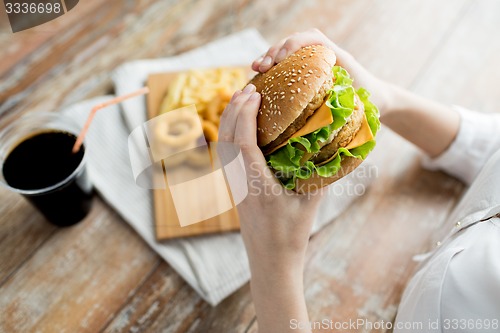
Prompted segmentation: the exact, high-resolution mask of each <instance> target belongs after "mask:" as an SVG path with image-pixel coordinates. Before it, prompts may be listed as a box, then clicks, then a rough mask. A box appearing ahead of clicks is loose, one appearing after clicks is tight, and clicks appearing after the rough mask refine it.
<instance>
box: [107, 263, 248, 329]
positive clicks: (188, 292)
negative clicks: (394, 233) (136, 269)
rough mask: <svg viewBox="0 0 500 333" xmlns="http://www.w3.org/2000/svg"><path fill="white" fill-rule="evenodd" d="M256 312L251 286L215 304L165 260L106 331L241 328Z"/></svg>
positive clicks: (244, 326)
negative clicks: (200, 295)
mask: <svg viewBox="0 0 500 333" xmlns="http://www.w3.org/2000/svg"><path fill="white" fill-rule="evenodd" d="M221 308H222V309H224V310H225V311H224V315H221V312H220V309H221ZM254 315H255V312H254V311H253V306H252V303H251V299H250V294H249V290H248V286H246V287H244V288H242V289H240V290H239V291H237V292H236V293H235V294H233V295H231V296H230V297H229V298H228V299H226V300H225V301H224V302H222V303H221V304H220V305H219V306H218V307H215V308H212V307H210V306H209V305H208V304H207V303H205V302H204V301H203V300H202V299H201V298H200V297H199V296H198V295H197V294H196V293H195V292H194V290H193V289H192V288H191V287H189V286H188V285H186V283H185V282H183V281H182V279H181V278H180V277H179V276H178V274H177V273H175V272H174V271H173V270H172V269H171V268H170V267H169V266H168V265H167V264H165V263H163V264H161V265H160V266H159V267H158V269H156V271H155V272H154V273H153V274H152V275H151V277H150V278H149V279H148V280H147V281H146V282H145V283H144V284H143V285H142V286H141V288H140V289H139V290H138V292H137V293H136V294H135V295H134V296H133V298H132V299H131V300H130V301H129V302H128V303H127V305H126V306H125V307H124V308H123V309H122V310H121V311H120V313H119V314H118V315H117V316H116V317H115V318H114V319H113V321H112V322H111V323H110V324H109V326H107V327H106V329H105V330H104V331H103V332H104V333H111V332H113V333H118V332H134V331H137V332H160V331H164V330H165V331H166V332H242V331H244V330H245V328H246V327H247V326H248V324H249V323H250V322H251V321H252V320H253V318H254Z"/></svg>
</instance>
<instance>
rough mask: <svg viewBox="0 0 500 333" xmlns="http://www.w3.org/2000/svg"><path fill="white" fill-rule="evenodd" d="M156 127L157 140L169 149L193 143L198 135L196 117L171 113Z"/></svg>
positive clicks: (197, 118) (191, 114) (188, 113)
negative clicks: (169, 147)
mask: <svg viewBox="0 0 500 333" xmlns="http://www.w3.org/2000/svg"><path fill="white" fill-rule="evenodd" d="M164 118H165V119H163V120H162V121H160V122H159V123H158V125H157V126H156V136H157V138H158V139H159V140H160V141H162V142H163V143H166V144H167V145H169V146H171V147H182V146H186V145H188V144H190V143H192V142H194V141H195V140H196V139H197V138H198V137H199V136H200V134H201V133H199V126H198V123H199V121H200V119H199V117H198V115H196V114H193V113H190V112H179V111H173V112H172V113H169V114H168V117H164Z"/></svg>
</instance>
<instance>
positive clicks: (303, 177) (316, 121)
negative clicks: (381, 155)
mask: <svg viewBox="0 0 500 333" xmlns="http://www.w3.org/2000/svg"><path fill="white" fill-rule="evenodd" d="M335 63H336V57H335V53H334V52H333V51H332V50H330V49H329V48H326V47H324V46H320V45H316V46H307V47H304V48H302V49H300V50H298V51H297V52H296V53H294V54H291V55H290V56H288V57H287V58H286V59H284V60H283V61H281V62H280V63H278V64H277V65H275V66H273V67H272V68H271V69H270V70H269V71H267V72H266V73H259V74H257V75H256V76H255V77H254V78H253V79H252V80H251V81H250V83H252V84H254V85H255V87H256V88H257V91H258V92H259V93H260V94H261V96H262V99H261V105H260V109H259V112H258V114H257V144H258V146H259V147H260V149H261V150H262V152H263V154H264V156H265V157H266V160H267V163H268V165H269V167H270V168H271V169H272V170H273V171H274V174H275V175H276V177H277V178H278V179H279V180H280V181H281V183H282V184H283V185H284V186H285V187H286V188H287V189H290V190H294V191H296V192H299V193H306V192H310V191H313V190H315V189H318V188H321V187H323V186H326V185H329V184H331V183H333V182H335V181H336V180H338V179H340V178H342V177H344V176H345V175H347V174H348V173H350V172H351V171H353V170H354V169H355V168H356V167H358V166H359V165H360V164H361V163H362V162H363V160H364V159H365V158H366V156H367V155H368V154H369V153H370V152H371V151H372V149H373V148H374V147H375V136H376V134H377V131H378V129H379V128H380V122H379V112H378V109H377V107H376V106H375V105H374V104H373V103H371V102H370V100H369V96H370V94H369V93H368V91H366V89H364V88H360V89H358V90H355V89H354V87H353V86H352V83H353V80H352V79H351V77H350V76H349V73H347V71H346V70H345V69H344V68H342V67H340V66H336V65H335Z"/></svg>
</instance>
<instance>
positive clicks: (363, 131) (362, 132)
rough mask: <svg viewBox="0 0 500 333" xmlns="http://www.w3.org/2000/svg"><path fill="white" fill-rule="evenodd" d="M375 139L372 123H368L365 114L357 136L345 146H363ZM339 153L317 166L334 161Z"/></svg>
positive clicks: (350, 147) (349, 147) (347, 147)
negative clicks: (371, 127)
mask: <svg viewBox="0 0 500 333" xmlns="http://www.w3.org/2000/svg"><path fill="white" fill-rule="evenodd" d="M373 139H374V137H373V133H372V130H371V129H370V125H368V119H366V115H365V114H364V115H363V120H362V122H361V127H360V128H359V131H358V133H356V136H355V137H354V138H353V139H352V140H351V142H349V144H348V145H347V146H346V147H345V148H346V149H353V148H357V147H359V146H362V145H364V144H365V143H367V142H368V141H371V140H373ZM337 153H338V152H337ZM337 153H335V154H333V156H332V157H330V158H329V159H327V160H326V161H323V162H321V163H319V164H317V166H321V165H324V164H326V163H328V162H330V161H332V160H333V159H334V158H335V157H337Z"/></svg>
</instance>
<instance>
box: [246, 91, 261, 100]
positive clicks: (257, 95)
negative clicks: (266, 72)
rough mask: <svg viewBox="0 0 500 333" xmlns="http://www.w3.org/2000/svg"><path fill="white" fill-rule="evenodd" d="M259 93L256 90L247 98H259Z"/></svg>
mask: <svg viewBox="0 0 500 333" xmlns="http://www.w3.org/2000/svg"><path fill="white" fill-rule="evenodd" d="M259 97H260V94H259V93H258V92H254V93H253V94H252V95H250V98H249V100H251V101H254V100H256V99H259Z"/></svg>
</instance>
